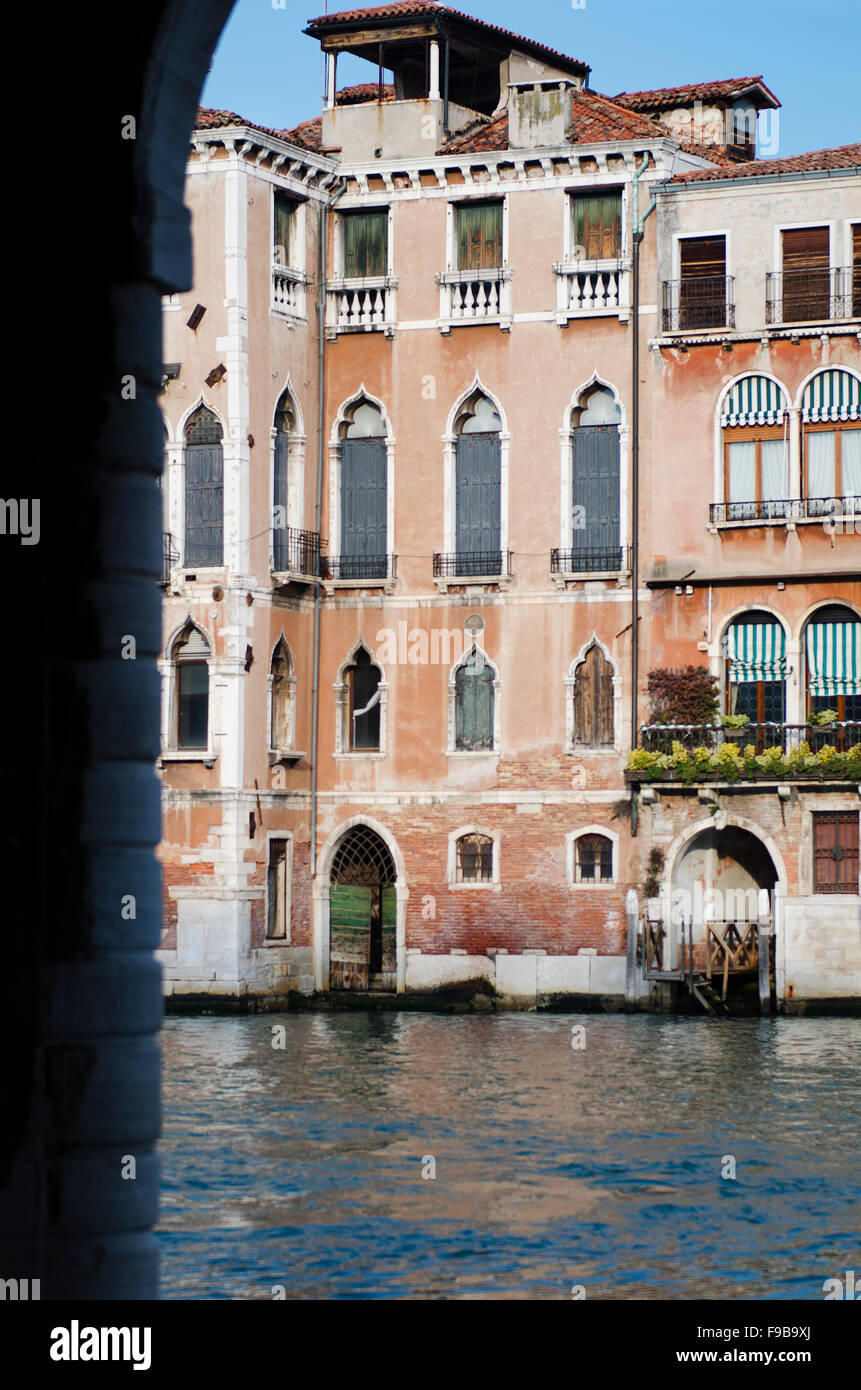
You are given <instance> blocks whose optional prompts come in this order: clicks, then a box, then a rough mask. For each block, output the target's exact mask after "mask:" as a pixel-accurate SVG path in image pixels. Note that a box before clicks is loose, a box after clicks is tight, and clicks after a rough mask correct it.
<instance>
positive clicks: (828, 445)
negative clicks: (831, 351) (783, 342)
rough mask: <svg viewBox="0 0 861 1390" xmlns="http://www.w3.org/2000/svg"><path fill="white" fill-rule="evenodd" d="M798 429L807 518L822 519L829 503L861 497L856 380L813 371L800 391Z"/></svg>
mask: <svg viewBox="0 0 861 1390" xmlns="http://www.w3.org/2000/svg"><path fill="white" fill-rule="evenodd" d="M801 425H802V431H803V450H802V454H803V480H802V492H803V494H804V497H805V499H806V501H807V515H808V516H827V515H828V514H829V513H830V512H831V510H832V507H831V502H832V499H834V498H842V499H846V498H849V497H855V498H857V497H859V496H861V381H859V380H858V378H857V377H856V376H853V375H852V373H851V372H845V371H841V370H840V369H839V368H829V369H828V370H827V371H824V372H818V373H817V375H816V376H814V377H813V378H812V379H811V380H810V381H809V382H808V383H807V386H806V387H805V389H804V395H803V397H802V401H801ZM843 510H844V511H845V510H847V508H846V507H845V506H844V508H843Z"/></svg>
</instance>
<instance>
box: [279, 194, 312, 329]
mask: <svg viewBox="0 0 861 1390" xmlns="http://www.w3.org/2000/svg"><path fill="white" fill-rule="evenodd" d="M272 308H273V309H275V310H277V311H278V313H282V314H287V315H288V316H290V317H293V318H304V317H305V203H304V200H303V199H301V198H295V197H292V196H291V195H290V194H289V193H286V192H285V191H284V190H283V189H280V188H275V189H273V191H272Z"/></svg>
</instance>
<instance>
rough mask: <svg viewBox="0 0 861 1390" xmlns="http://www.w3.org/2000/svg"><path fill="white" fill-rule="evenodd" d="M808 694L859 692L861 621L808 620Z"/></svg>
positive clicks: (853, 693) (860, 691)
mask: <svg viewBox="0 0 861 1390" xmlns="http://www.w3.org/2000/svg"><path fill="white" fill-rule="evenodd" d="M807 683H808V686H809V689H810V693H811V695H861V623H808V625H807Z"/></svg>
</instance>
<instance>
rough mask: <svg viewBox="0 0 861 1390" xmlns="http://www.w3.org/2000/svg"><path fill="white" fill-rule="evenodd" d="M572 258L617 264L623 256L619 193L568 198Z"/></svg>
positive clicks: (576, 194) (620, 197) (574, 195)
mask: <svg viewBox="0 0 861 1390" xmlns="http://www.w3.org/2000/svg"><path fill="white" fill-rule="evenodd" d="M571 204H572V211H573V219H574V221H573V228H572V231H573V240H574V248H575V255H576V254H577V248H578V247H582V248H583V249H582V252H580V253H579V254H580V255H581V256H582V258H583V259H585V260H587V261H609V260H618V258H619V256H620V255H621V254H622V195H621V193H618V192H612V193H598V194H595V195H591V194H590V195H586V194H580V193H575V194H572V196H571Z"/></svg>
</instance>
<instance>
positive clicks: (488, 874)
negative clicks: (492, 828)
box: [456, 835, 493, 883]
mask: <svg viewBox="0 0 861 1390" xmlns="http://www.w3.org/2000/svg"><path fill="white" fill-rule="evenodd" d="M492 880H493V840H492V839H491V838H490V836H489V835H463V836H461V838H460V839H459V840H458V842H457V878H456V881H457V882H458V883H491V882H492Z"/></svg>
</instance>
